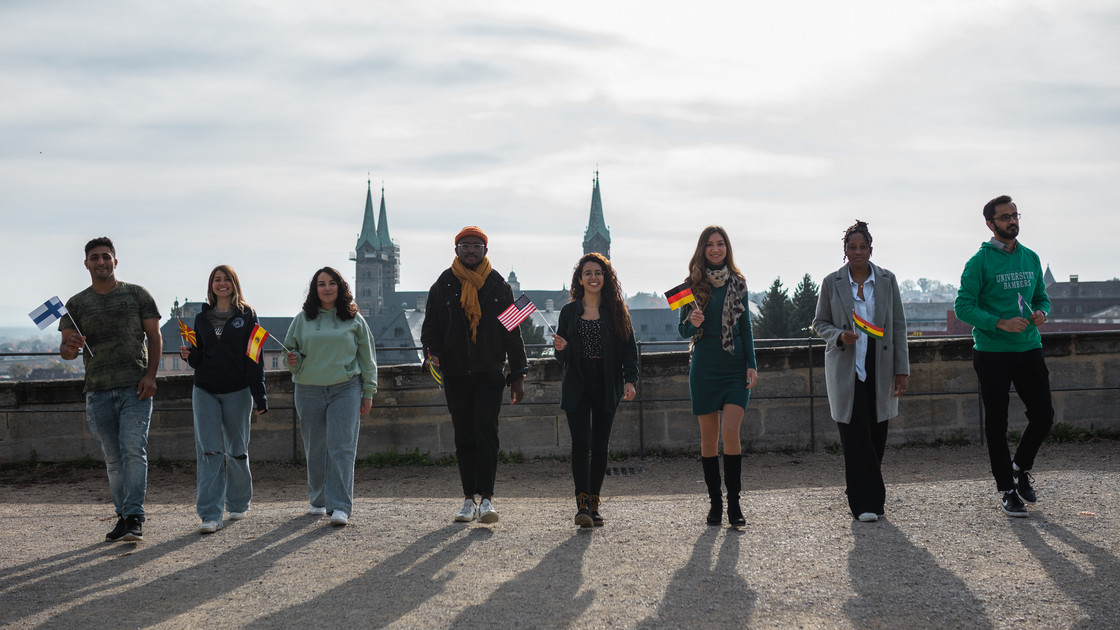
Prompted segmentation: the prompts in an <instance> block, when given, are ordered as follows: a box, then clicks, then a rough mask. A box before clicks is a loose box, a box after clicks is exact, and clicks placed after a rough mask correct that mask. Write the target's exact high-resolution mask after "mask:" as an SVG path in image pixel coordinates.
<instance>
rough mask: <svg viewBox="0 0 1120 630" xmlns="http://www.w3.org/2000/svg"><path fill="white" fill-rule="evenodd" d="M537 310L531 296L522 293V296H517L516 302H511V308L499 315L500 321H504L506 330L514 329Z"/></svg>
mask: <svg viewBox="0 0 1120 630" xmlns="http://www.w3.org/2000/svg"><path fill="white" fill-rule="evenodd" d="M536 310H537V307H536V306H533V301H532V300H530V299H529V296H527V295H525V294H524V293H522V294H521V297H519V298H517V301H516V302H514V303H513V304H510V305H509V308H507V309H506V310H504V311H502V314H501V315H499V316H498V321H500V322H502V326H505V327H506V330H509V331H512V330H513V329H514V328H517V327H518V326H519V325H520V324H521V322H523V321H525V318H526V317H528V316H530V315H532V314H533V313H534V312H535V311H536Z"/></svg>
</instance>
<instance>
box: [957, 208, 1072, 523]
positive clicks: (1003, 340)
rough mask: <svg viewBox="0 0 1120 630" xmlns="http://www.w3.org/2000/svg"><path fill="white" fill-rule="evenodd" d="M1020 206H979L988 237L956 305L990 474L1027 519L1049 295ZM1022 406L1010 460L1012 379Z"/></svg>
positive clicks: (1046, 425)
mask: <svg viewBox="0 0 1120 630" xmlns="http://www.w3.org/2000/svg"><path fill="white" fill-rule="evenodd" d="M1019 218H1020V217H1019V210H1018V208H1017V207H1016V206H1015V204H1014V203H1013V202H1012V201H1011V197H1008V196H1007V195H1002V196H999V197H996V198H995V199H992V200H991V201H989V202H988V203H987V204H985V205H984V221H985V222H986V223H987V225H988V229H989V230H991V231H992V239H991V240H990V241H988V242H986V243H983V244H982V245H981V246H980V251H978V252H976V255H974V256H973V257H972V258H971V259H969V261H968V262H967V263H965V266H964V273H962V274H961V288H960V290H959V291H958V292H957V301H956V303H955V304H954V309H955V310H956V313H957V318H959V319H960V320H961V321H963V322H965V323H967V324H971V325H972V326H973V328H972V337H973V339H974V340H975V344H974V345H973V350H974V352H973V355H972V357H973V358H972V365H973V367H974V368H975V369H976V376H977V378H978V379H979V381H980V397H981V398H983V399H984V417H985V421H986V423H985V429H986V431H985V433H986V436H987V441H988V457H989V458H990V459H991V462H992V474H993V475H995V478H996V487H997V488H998V489H999V491H1000V493H1001V495H1002V507H1003V511H1004V513H1005V514H1007V515H1008V516H1027V515H1028V512H1027V508H1026V506H1024V505H1023V501H1026V502H1027V503H1034V502H1035V501H1036V500H1037V496H1036V494H1035V491H1034V488H1032V487H1031V480H1032V477H1031V474H1030V470H1031V468H1032V467H1033V466H1034V458H1035V455H1037V454H1038V449H1039V447H1041V446H1042V442H1043V441H1044V440H1045V439H1046V435H1047V434H1048V433H1049V432H1050V426H1051V425H1052V424H1053V423H1054V406H1053V404H1052V403H1051V400H1050V372H1049V371H1048V370H1047V369H1046V361H1045V359H1044V358H1043V356H1042V336H1041V335H1040V334H1039V332H1038V327H1039V326H1041V325H1042V324H1044V323H1046V317H1047V313H1048V312H1049V311H1050V298H1049V297H1048V296H1047V295H1046V286H1045V284H1043V281H1042V265H1041V263H1040V262H1039V260H1038V255H1037V254H1035V253H1034V252H1033V251H1031V250H1029V249H1027V248H1026V247H1024V246H1023V245H1022V244H1020V243H1019V241H1018V240H1017V238H1018V236H1019ZM1012 383H1014V384H1015V391H1016V392H1017V393H1018V394H1019V398H1020V399H1022V401H1023V404H1024V405H1025V406H1026V415H1027V428H1026V430H1024V431H1023V436H1022V438H1020V439H1019V447H1018V448H1017V449H1016V450H1015V458H1014V459H1012V457H1011V452H1010V450H1009V449H1008V448H1007V404H1008V402H1009V400H1010V393H1009V392H1010V389H1011V384H1012Z"/></svg>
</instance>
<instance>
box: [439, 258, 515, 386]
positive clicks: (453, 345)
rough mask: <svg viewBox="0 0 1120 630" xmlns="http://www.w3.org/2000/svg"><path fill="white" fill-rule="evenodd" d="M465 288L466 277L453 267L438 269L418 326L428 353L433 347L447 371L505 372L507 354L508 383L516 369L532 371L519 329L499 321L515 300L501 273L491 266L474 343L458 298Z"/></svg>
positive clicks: (481, 297)
mask: <svg viewBox="0 0 1120 630" xmlns="http://www.w3.org/2000/svg"><path fill="white" fill-rule="evenodd" d="M462 291H463V285H462V283H461V282H459V279H458V278H456V277H455V274H454V273H452V272H451V270H450V269H448V270H446V271H444V272H443V273H442V274H440V277H439V280H436V283H435V284H433V285H432V288H431V290H429V291H428V302H427V305H426V306H425V309H426V312H425V313H424V326H423V327H422V329H421V332H420V343H421V344H423V346H424V351H425V354H427V353H428V352H430V353H431V355H432V356H434V357H438V358H439V369H440V371H441V372H442V373H443V374H445V375H446V374H453V375H463V374H480V373H493V372H501V371H502V368H503V366H504V365H505V363H506V361H507V359H508V361H509V368H510V375H509V377H507V383H508V382H509V381H510V380H512V377H513V376H514V375H517V374H525V373H526V372H528V371H529V364H528V362H527V361H526V360H525V343H524V341H522V339H521V329H520V328H514V329H513V330H512V331H507V330H506V329H505V326H502V323H501V322H499V321H498V315H501V314H502V311H504V310H506V309H507V308H509V306H510V305H511V304H513V290H512V289H510V287H509V285H508V284H506V281H505V280H503V279H502V275H501V274H500V273H498V272H497V271H491V272H490V275H489V276H488V277H487V278H486V282H485V283H483V285H482V288H481V289H479V291H478V303H479V305H481V307H482V319H480V320H479V322H478V336H477V339H478V341H477V342H475V343H471V330H470V327H469V326H468V325H467V314H466V313H465V312H464V311H463V307H462V305H460V304H459V296H460V295H461V294H462Z"/></svg>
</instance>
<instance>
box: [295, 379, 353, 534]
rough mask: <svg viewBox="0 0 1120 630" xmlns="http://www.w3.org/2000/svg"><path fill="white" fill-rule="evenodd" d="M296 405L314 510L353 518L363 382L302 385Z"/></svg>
mask: <svg viewBox="0 0 1120 630" xmlns="http://www.w3.org/2000/svg"><path fill="white" fill-rule="evenodd" d="M295 402H296V411H297V412H298V413H299V432H300V435H301V436H303V453H304V456H306V458H307V498H308V499H309V500H310V501H311V505H312V506H313V507H325V508H327V511H328V512H333V511H335V510H341V511H343V512H346V513H347V514H351V513H352V512H353V509H354V457H355V456H356V455H357V452H358V426H359V424H360V422H361V417H360V414H361V411H362V406H361V405H362V379H361V377H359V376H355V377H354V378H352V379H350V380H348V381H345V382H342V383H337V384H335V385H300V384H299V383H296V393H295Z"/></svg>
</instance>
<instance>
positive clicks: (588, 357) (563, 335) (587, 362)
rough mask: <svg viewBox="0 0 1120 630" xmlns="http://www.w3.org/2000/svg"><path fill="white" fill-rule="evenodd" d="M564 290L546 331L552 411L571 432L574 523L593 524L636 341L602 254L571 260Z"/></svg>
mask: <svg viewBox="0 0 1120 630" xmlns="http://www.w3.org/2000/svg"><path fill="white" fill-rule="evenodd" d="M571 295H572V301H571V302H568V303H567V304H566V305H564V308H563V309H561V310H560V318H559V320H558V321H557V323H556V334H555V335H553V336H552V346H553V348H554V349H555V350H556V360H557V361H559V362H560V365H562V366H564V376H563V379H562V380H561V384H560V408H561V409H563V410H564V411H565V413H566V414H567V416H568V429H569V430H570V431H571V434H572V479H573V480H574V481H575V486H576V516H575V524H576V525H579V526H580V527H591V526H593V525H594V526H596V527H601V526H602V525H603V524H604V522H605V521H604V519H603V517H602V516H601V515H600V514H599V491H600V489H601V488H602V487H603V478H604V477H605V476H606V474H607V443H608V442H609V441H610V438H611V426H612V425H613V424H614V414H615V412H616V411H617V410H618V403H619V401H620V400H627V401H629V400H634V396H635V395H636V394H637V390H636V389H635V384H636V383H637V382H638V346H637V344H635V343H634V329H633V327H632V326H631V325H630V311H628V310H627V309H626V300H625V299H623V297H622V287H621V286H620V285H619V283H618V276H616V275H615V273H614V268H613V267H611V263H610V261H609V260H607V259H606V258H605V257H603V255H602V254H585V255H584V256H583V258H580V259H579V262H578V263H577V264H576V267H575V269H574V270H573V271H572V290H571ZM588 452H590V454H591V456H590V458H588Z"/></svg>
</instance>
